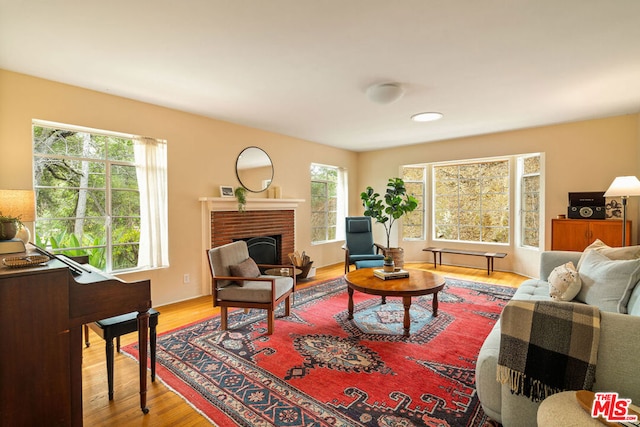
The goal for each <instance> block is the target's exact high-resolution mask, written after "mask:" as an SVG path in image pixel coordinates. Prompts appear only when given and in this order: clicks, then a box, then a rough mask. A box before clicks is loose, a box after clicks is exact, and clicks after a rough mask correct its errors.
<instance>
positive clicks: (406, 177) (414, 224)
mask: <svg viewBox="0 0 640 427" xmlns="http://www.w3.org/2000/svg"><path fill="white" fill-rule="evenodd" d="M402 180H403V181H404V183H405V187H406V189H407V193H408V194H410V195H412V196H413V197H415V198H416V200H418V207H417V208H416V209H415V210H414V211H412V212H407V213H406V214H405V215H404V216H403V217H402V238H403V239H407V240H409V239H424V238H425V232H426V227H425V226H424V222H425V214H426V212H425V203H424V200H425V187H426V185H425V183H426V181H425V180H426V167H425V166H424V165H418V166H404V167H403V168H402Z"/></svg>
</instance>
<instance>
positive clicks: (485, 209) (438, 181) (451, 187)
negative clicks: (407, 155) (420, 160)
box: [432, 160, 510, 244]
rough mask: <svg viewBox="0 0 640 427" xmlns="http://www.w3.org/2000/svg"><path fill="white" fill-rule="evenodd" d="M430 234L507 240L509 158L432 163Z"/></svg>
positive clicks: (441, 237) (472, 238)
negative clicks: (431, 217)
mask: <svg viewBox="0 0 640 427" xmlns="http://www.w3.org/2000/svg"><path fill="white" fill-rule="evenodd" d="M432 175H433V212H434V220H433V233H434V235H433V237H434V239H441V240H457V241H468V242H487V243H505V244H506V243H509V227H510V222H509V216H510V214H509V211H510V209H509V207H510V197H509V187H510V185H509V182H510V173H509V160H492V161H479V162H467V163H449V164H443V165H435V166H433V171H432Z"/></svg>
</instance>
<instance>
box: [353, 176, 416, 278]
mask: <svg viewBox="0 0 640 427" xmlns="http://www.w3.org/2000/svg"><path fill="white" fill-rule="evenodd" d="M360 199H361V200H362V206H364V214H365V215H366V216H370V217H371V218H374V219H375V220H376V222H378V223H380V224H382V225H383V226H384V229H385V232H386V236H387V246H386V250H385V255H386V256H392V257H393V258H394V262H395V265H396V266H397V267H402V266H403V265H404V258H403V256H402V248H391V245H390V239H391V229H392V228H393V224H395V222H396V221H397V220H398V219H400V218H401V217H402V215H404V214H405V213H407V212H411V211H413V210H415V209H416V208H417V207H418V200H417V199H416V198H415V197H413V196H412V195H410V194H407V189H406V187H405V185H404V181H403V180H402V179H401V178H389V182H388V183H387V190H386V192H385V194H384V197H381V196H380V194H379V193H376V192H375V191H374V190H373V188H371V187H367V189H366V191H363V192H362V193H360Z"/></svg>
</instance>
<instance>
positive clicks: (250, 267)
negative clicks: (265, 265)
mask: <svg viewBox="0 0 640 427" xmlns="http://www.w3.org/2000/svg"><path fill="white" fill-rule="evenodd" d="M229 273H230V274H231V275H232V276H233V277H258V276H259V275H260V269H259V268H258V265H257V264H256V262H255V261H254V260H253V259H252V258H247V259H245V260H244V261H242V262H241V263H239V264H234V265H230V266H229ZM236 283H237V284H238V285H240V286H242V285H243V283H244V281H242V280H238V281H236Z"/></svg>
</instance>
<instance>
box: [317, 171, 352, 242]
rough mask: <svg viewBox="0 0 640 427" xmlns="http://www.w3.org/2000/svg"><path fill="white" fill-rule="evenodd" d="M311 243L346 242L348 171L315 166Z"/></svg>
mask: <svg viewBox="0 0 640 427" xmlns="http://www.w3.org/2000/svg"><path fill="white" fill-rule="evenodd" d="M310 172H311V242H312V243H323V242H329V241H334V240H338V239H341V238H343V236H344V226H338V224H344V218H345V216H346V200H347V188H346V182H347V179H346V171H345V170H344V169H342V168H339V167H336V166H327V165H320V164H316V163H312V164H311V169H310Z"/></svg>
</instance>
